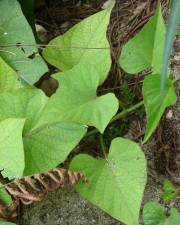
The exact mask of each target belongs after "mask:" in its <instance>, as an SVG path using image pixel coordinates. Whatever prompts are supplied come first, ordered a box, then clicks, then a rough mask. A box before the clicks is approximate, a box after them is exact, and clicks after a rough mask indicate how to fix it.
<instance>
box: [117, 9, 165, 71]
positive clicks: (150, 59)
mask: <svg viewBox="0 0 180 225" xmlns="http://www.w3.org/2000/svg"><path fill="white" fill-rule="evenodd" d="M165 32H166V29H165V24H164V20H163V17H162V13H161V7H160V6H159V8H158V9H157V11H156V14H155V15H154V16H153V17H152V18H151V19H150V20H149V22H148V23H147V24H146V25H145V26H144V27H143V29H142V30H141V31H140V32H139V33H138V34H137V35H136V36H135V37H134V38H132V39H131V40H130V41H129V42H128V43H127V44H125V45H124V47H123V49H122V53H121V56H120V59H119V62H120V65H121V67H122V68H123V69H124V70H125V71H126V72H128V73H132V74H133V73H138V72H141V71H143V70H145V69H147V68H151V67H152V69H153V73H155V74H156V73H158V74H160V73H161V67H162V56H163V50H164V42H165Z"/></svg>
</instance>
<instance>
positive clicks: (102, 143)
mask: <svg viewBox="0 0 180 225" xmlns="http://www.w3.org/2000/svg"><path fill="white" fill-rule="evenodd" d="M99 141H100V146H101V150H102V152H103V155H104V157H105V159H106V158H107V154H106V147H105V144H104V138H103V135H102V134H100V135H99Z"/></svg>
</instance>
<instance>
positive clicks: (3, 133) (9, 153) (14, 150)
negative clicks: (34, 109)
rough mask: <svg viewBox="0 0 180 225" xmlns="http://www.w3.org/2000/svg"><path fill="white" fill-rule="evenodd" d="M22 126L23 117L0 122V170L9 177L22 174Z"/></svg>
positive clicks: (23, 164) (23, 165)
mask: <svg viewBox="0 0 180 225" xmlns="http://www.w3.org/2000/svg"><path fill="white" fill-rule="evenodd" d="M23 126H24V119H6V120H4V121H2V122H0V156H1V157H0V170H2V172H1V173H2V175H3V176H4V177H8V178H9V179H12V178H15V177H20V176H22V175H23V171H24V167H25V163H24V151H23V142H22V130H23Z"/></svg>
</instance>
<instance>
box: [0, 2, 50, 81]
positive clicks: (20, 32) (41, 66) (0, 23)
mask: <svg viewBox="0 0 180 225" xmlns="http://www.w3.org/2000/svg"><path fill="white" fill-rule="evenodd" d="M0 43H1V44H0V56H1V57H2V58H3V59H4V60H5V61H6V62H7V63H8V64H9V65H10V66H11V67H12V68H13V69H14V70H15V71H17V72H18V75H19V77H20V78H22V80H23V81H25V82H26V83H28V84H31V85H32V84H34V83H35V82H36V81H37V80H39V78H40V77H41V76H42V75H43V74H44V73H45V72H47V70H48V68H47V66H46V64H45V63H44V61H43V59H42V58H41V56H40V55H39V53H38V49H37V48H36V47H35V46H34V45H36V42H35V39H34V36H33V32H32V30H31V27H30V26H29V24H28V22H27V21H26V19H25V17H24V15H23V13H22V11H21V7H20V5H19V3H18V2H17V0H13V1H7V0H1V1H0ZM18 44H22V45H23V46H22V47H19V46H18ZM25 45H27V46H25ZM5 46H6V47H5Z"/></svg>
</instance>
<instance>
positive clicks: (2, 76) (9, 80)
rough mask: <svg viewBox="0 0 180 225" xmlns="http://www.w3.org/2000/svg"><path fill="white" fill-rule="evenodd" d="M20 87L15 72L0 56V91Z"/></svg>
mask: <svg viewBox="0 0 180 225" xmlns="http://www.w3.org/2000/svg"><path fill="white" fill-rule="evenodd" d="M20 87H21V83H20V82H19V81H18V77H17V74H16V72H15V71H14V70H13V69H12V68H11V67H10V66H8V65H7V64H6V63H5V62H4V60H3V59H2V58H1V57H0V92H4V91H13V90H16V89H19V88H20Z"/></svg>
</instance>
